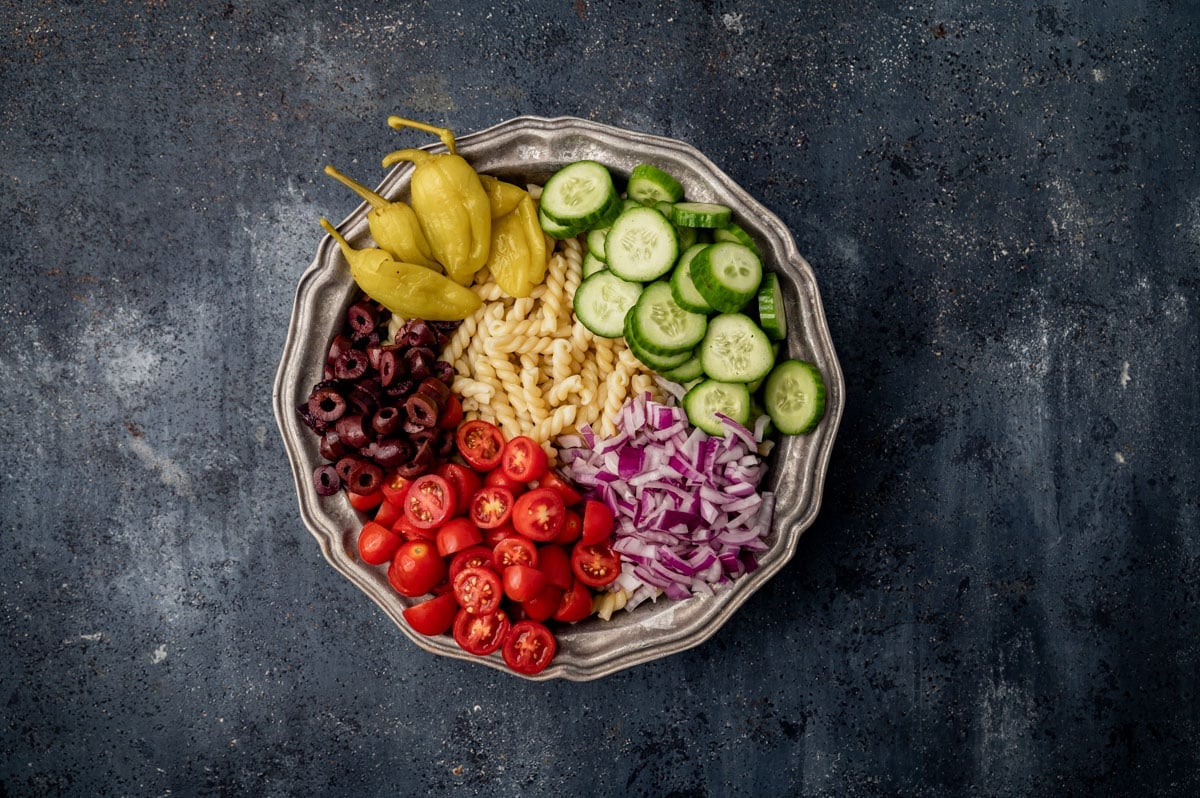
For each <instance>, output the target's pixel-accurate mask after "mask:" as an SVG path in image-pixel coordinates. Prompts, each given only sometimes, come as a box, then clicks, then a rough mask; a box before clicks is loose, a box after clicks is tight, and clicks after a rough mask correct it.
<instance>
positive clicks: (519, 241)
mask: <svg viewBox="0 0 1200 798" xmlns="http://www.w3.org/2000/svg"><path fill="white" fill-rule="evenodd" d="M546 259H547V249H546V236H545V234H544V233H543V232H542V226H541V224H540V223H539V222H538V218H537V207H536V206H534V204H533V197H530V196H529V194H528V193H525V196H524V197H522V198H521V200H520V201H519V202H518V203H517V205H516V207H515V208H514V209H513V210H512V211H510V212H509V213H507V214H505V215H504V216H501V217H500V218H499V219H495V220H493V221H492V246H491V253H490V254H489V255H488V261H487V267H488V271H489V272H490V273H491V275H492V278H493V279H495V281H496V284H497V285H499V286H500V290H501V291H503V292H504V293H506V294H508V295H509V296H511V297H525V296H529V295H530V294H531V293H532V292H533V289H534V287H535V286H537V285H539V284H541V282H542V281H543V280H544V279H546Z"/></svg>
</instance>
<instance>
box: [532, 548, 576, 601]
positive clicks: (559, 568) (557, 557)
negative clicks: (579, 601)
mask: <svg viewBox="0 0 1200 798" xmlns="http://www.w3.org/2000/svg"><path fill="white" fill-rule="evenodd" d="M536 565H537V567H538V570H539V571H541V572H542V573H544V574H545V575H546V578H547V579H549V580H550V584H552V585H554V586H555V587H557V588H559V589H560V590H566V589H567V588H569V587H570V586H571V583H572V582H574V581H575V577H574V576H573V575H572V573H571V555H569V554H567V550H566V549H564V548H563V547H562V546H556V545H554V544H549V545H546V546H542V547H541V548H539V549H538V552H537V563H536Z"/></svg>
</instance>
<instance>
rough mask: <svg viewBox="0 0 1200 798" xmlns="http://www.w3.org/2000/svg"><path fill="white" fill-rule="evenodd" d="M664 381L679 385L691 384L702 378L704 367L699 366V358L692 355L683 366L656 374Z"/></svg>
mask: <svg viewBox="0 0 1200 798" xmlns="http://www.w3.org/2000/svg"><path fill="white" fill-rule="evenodd" d="M658 373H659V375H660V376H662V377H663V378H664V379H668V380H670V381H671V382H677V383H679V384H680V385H682V384H684V383H685V382H692V381H693V380H698V379H700V378H701V377H703V376H704V366H702V365H701V364H700V356H699V355H696V354H693V355H692V356H691V357H689V358H688V359H687V360H686V361H684V362H683V364H681V365H679V366H676V367H675V368H673V369H665V370H663V371H660V372H658Z"/></svg>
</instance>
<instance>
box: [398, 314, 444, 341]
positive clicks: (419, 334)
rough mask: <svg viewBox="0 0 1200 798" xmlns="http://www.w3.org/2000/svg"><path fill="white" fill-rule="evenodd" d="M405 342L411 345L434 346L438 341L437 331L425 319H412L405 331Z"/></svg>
mask: <svg viewBox="0 0 1200 798" xmlns="http://www.w3.org/2000/svg"><path fill="white" fill-rule="evenodd" d="M404 343H406V344H408V345H409V346H411V347H432V346H434V345H435V344H436V343H437V333H436V332H435V331H434V329H433V328H432V327H430V326H429V322H427V321H425V320H424V319H411V320H409V322H408V324H407V329H406V330H405V331H404Z"/></svg>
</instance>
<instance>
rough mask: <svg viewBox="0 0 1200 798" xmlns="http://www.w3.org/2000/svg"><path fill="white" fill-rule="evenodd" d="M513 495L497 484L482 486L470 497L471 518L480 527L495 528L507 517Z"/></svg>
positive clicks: (511, 506)
mask: <svg viewBox="0 0 1200 798" xmlns="http://www.w3.org/2000/svg"><path fill="white" fill-rule="evenodd" d="M512 511H513V495H512V491H510V490H509V489H508V488H502V487H500V486H499V485H492V486H484V487H482V488H480V489H479V490H477V491H475V495H474V496H473V497H472V498H471V520H472V521H474V522H475V526H477V527H479V528H480V529H495V528H496V527H498V526H500V525H501V524H503V523H504V522H505V521H507V520H508V519H509V516H511V515H512Z"/></svg>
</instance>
